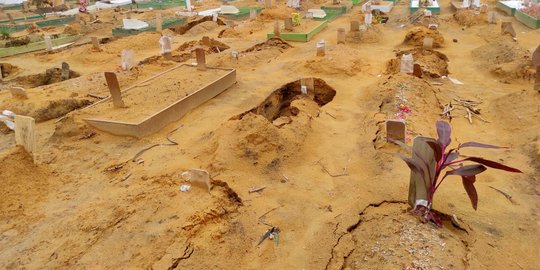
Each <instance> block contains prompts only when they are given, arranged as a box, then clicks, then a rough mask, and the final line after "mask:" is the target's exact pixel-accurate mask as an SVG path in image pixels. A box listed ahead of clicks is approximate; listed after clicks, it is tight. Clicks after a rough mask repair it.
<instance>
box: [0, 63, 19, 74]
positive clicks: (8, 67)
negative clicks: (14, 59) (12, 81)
mask: <svg viewBox="0 0 540 270" xmlns="http://www.w3.org/2000/svg"><path fill="white" fill-rule="evenodd" d="M0 70H1V71H2V78H7V77H9V76H11V75H13V74H15V73H17V72H18V71H19V67H17V66H15V65H12V64H9V63H0Z"/></svg>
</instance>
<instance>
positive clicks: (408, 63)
mask: <svg viewBox="0 0 540 270" xmlns="http://www.w3.org/2000/svg"><path fill="white" fill-rule="evenodd" d="M413 70H414V59H413V55H412V54H410V53H409V54H403V55H402V56H401V65H400V71H401V72H403V73H413Z"/></svg>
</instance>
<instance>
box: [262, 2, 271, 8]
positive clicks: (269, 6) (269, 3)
mask: <svg viewBox="0 0 540 270" xmlns="http://www.w3.org/2000/svg"><path fill="white" fill-rule="evenodd" d="M264 6H265V7H266V8H271V7H272V0H264Z"/></svg>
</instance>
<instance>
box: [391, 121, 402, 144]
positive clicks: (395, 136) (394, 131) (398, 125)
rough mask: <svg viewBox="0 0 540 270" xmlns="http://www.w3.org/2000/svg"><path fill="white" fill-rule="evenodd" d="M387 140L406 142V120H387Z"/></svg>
mask: <svg viewBox="0 0 540 270" xmlns="http://www.w3.org/2000/svg"><path fill="white" fill-rule="evenodd" d="M386 140H387V141H389V142H394V141H398V142H402V143H405V121H404V120H393V119H388V120H386Z"/></svg>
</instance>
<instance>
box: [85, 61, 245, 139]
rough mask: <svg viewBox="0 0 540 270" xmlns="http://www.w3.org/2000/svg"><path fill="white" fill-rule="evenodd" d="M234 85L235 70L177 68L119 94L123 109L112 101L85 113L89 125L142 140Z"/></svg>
mask: <svg viewBox="0 0 540 270" xmlns="http://www.w3.org/2000/svg"><path fill="white" fill-rule="evenodd" d="M234 83H236V70H235V69H222V68H212V67H207V68H206V70H198V69H197V67H195V66H191V65H186V64H183V65H179V66H177V67H174V68H172V69H170V70H168V71H166V72H165V73H164V74H162V75H160V76H158V77H156V78H153V79H151V80H148V81H145V82H144V83H141V84H140V85H138V86H135V87H131V88H130V91H126V92H124V93H122V100H123V101H124V103H125V106H126V107H125V108H115V107H114V105H113V102H112V100H110V99H109V100H106V101H104V102H101V103H99V104H97V105H95V106H93V107H91V108H89V109H87V110H86V111H85V113H84V114H85V115H91V117H88V118H84V121H86V122H87V123H88V124H90V125H92V126H94V127H96V128H97V129H100V130H103V131H106V132H109V133H112V134H115V135H127V136H133V137H137V138H141V137H144V136H147V135H150V134H152V133H155V132H157V131H159V130H160V129H161V128H163V127H165V126H166V125H168V124H170V123H172V122H175V121H177V120H178V119H180V118H182V116H184V115H185V114H186V113H188V112H189V111H191V110H192V109H194V108H196V107H198V106H199V105H201V104H203V103H204V102H206V101H208V100H210V99H212V98H213V97H215V96H217V95H219V94H220V93H221V92H223V91H225V90H226V89H227V88H229V87H230V86H232V85H233V84H234Z"/></svg>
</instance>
